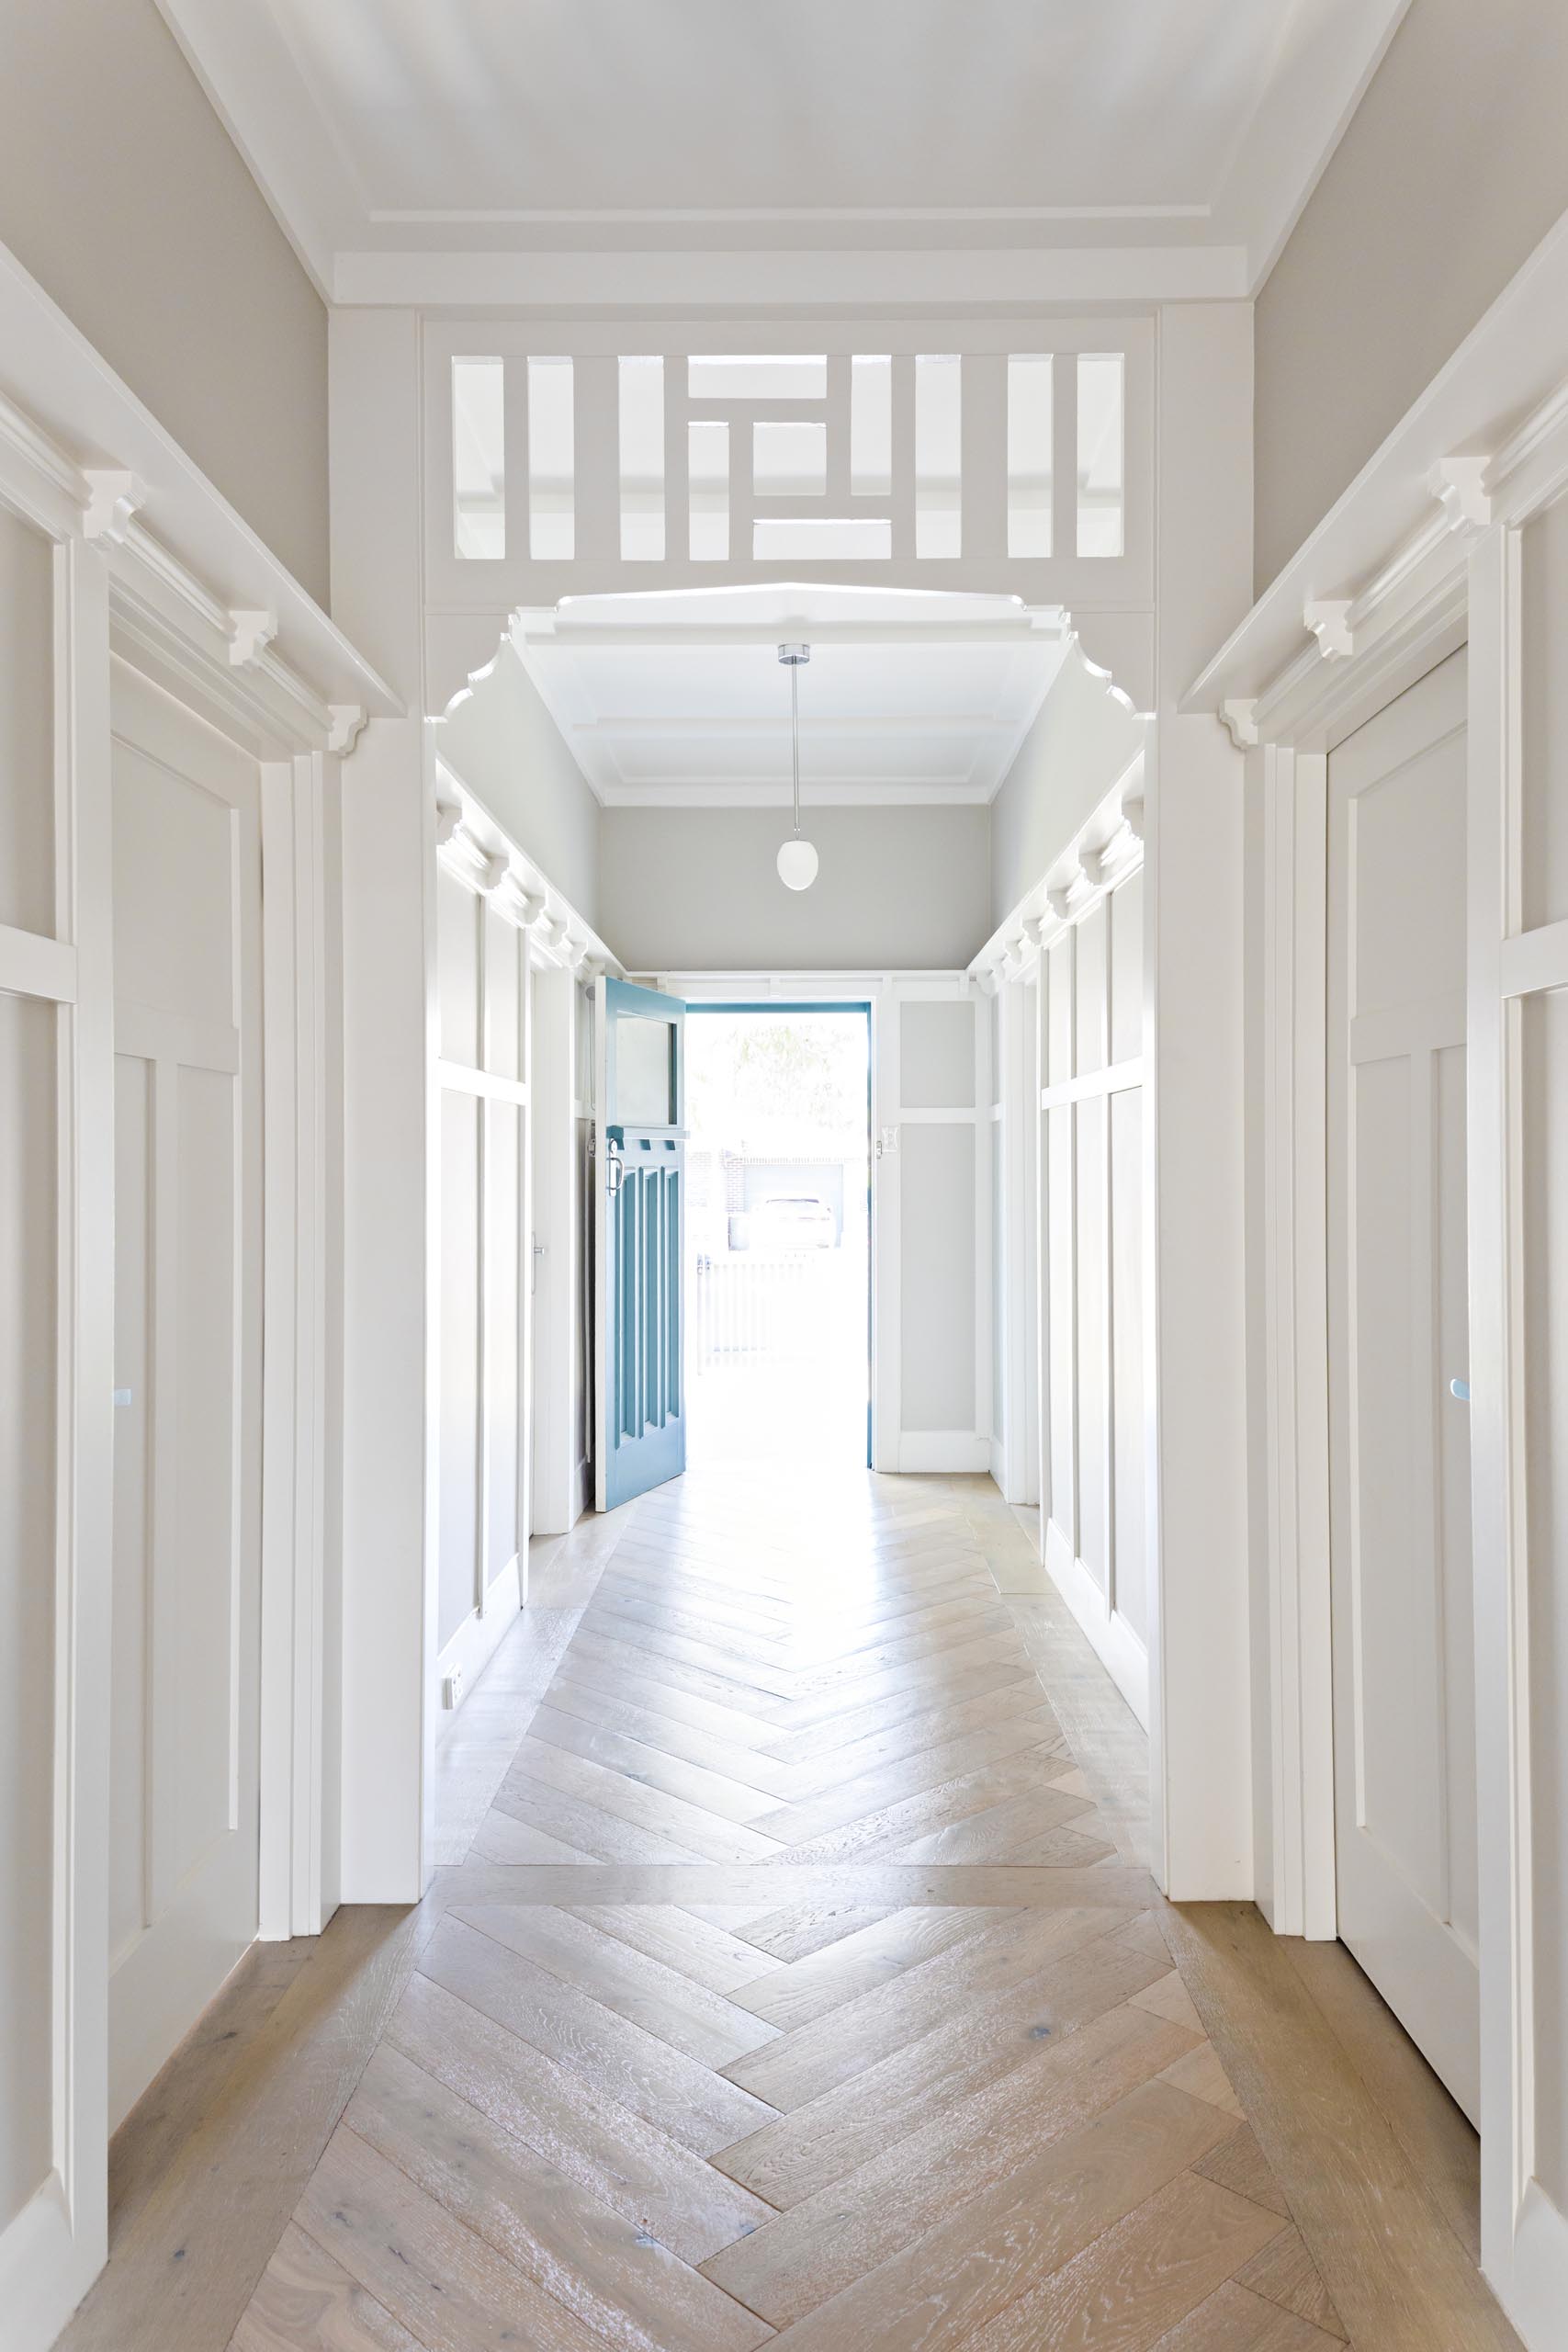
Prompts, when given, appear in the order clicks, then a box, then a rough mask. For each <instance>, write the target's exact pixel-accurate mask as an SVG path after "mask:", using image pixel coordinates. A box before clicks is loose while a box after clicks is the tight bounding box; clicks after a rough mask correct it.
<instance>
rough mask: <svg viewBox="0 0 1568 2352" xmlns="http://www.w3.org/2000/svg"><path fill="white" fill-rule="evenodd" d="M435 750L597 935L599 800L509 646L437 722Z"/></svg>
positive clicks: (504, 647) (598, 926)
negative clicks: (485, 674) (454, 707)
mask: <svg viewBox="0 0 1568 2352" xmlns="http://www.w3.org/2000/svg"><path fill="white" fill-rule="evenodd" d="M436 748H437V750H438V751H439V752H440V753H441V755H442V757H443V758H445V759H446V760H448V761H450V763H451V764H452V766H453V767H454V768H455V769H456V771H457V774H458V775H460V776H461V777H462V779H463V782H464V783H465V784H466V785H467V786H468V788H469V790H470V791H471V792H476V793H477V794H478V795H479V798H480V799H481V800H482V801H483V802H484V804H485V807H486V808H487V809H489V810H490V813H491V816H492V817H493V818H494V819H495V820H496V822H497V824H498V825H501V826H502V827H503V828H504V830H505V831H507V832H508V833H510V834H511V836H512V838H513V841H514V842H516V844H517V846H518V848H519V849H520V850H523V851H525V853H526V854H527V855H528V856H529V857H531V858H532V859H533V860H534V861H535V863H536V865H537V866H538V867H539V870H540V872H541V873H542V874H543V875H544V876H545V877H546V879H547V881H549V882H553V883H554V885H555V887H556V888H557V889H558V890H559V891H560V892H561V893H562V895H563V896H564V897H565V898H567V899H570V902H571V904H572V906H573V907H574V908H575V909H576V910H577V912H578V913H579V914H580V915H581V917H582V920H583V922H591V923H592V924H593V925H594V927H595V928H596V929H597V930H599V931H601V932H603V929H604V926H603V925H602V923H601V922H600V921H599V803H598V802H597V800H595V798H594V797H593V795H592V791H591V790H590V788H589V786H588V784H587V782H586V780H585V778H584V776H583V774H582V770H581V768H580V767H579V766H578V764H577V762H576V761H575V760H574V759H573V758H572V756H571V753H570V751H569V750H568V748H567V745H566V741H565V738H564V737H563V736H562V734H561V731H560V729H559V728H558V726H557V725H556V723H555V720H554V719H553V718H551V717H550V714H549V712H548V711H547V709H546V708H545V706H544V704H543V702H542V701H541V700H540V698H539V691H538V688H537V687H536V685H535V684H534V681H533V680H532V678H530V677H529V675H528V673H527V672H526V670H525V669H524V667H523V664H522V662H519V660H518V659H517V656H516V654H515V653H513V650H512V648H511V646H510V645H504V646H502V650H501V651H500V653H499V654H498V655H497V657H496V660H495V664H494V667H493V668H492V669H491V672H490V673H489V675H488V676H487V677H482V678H480V680H479V684H478V685H477V686H475V688H474V690H473V692H472V694H470V695H468V697H467V699H466V700H464V701H462V702H460V703H459V704H458V705H457V708H456V710H454V711H453V712H452V714H451V716H450V718H447V719H446V720H445V721H444V722H443V724H442V726H441V728H440V729H438V731H437V736H436ZM610 944H612V946H613V945H615V942H614V941H611V943H610Z"/></svg>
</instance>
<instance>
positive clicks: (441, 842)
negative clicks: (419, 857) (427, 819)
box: [435, 800, 463, 849]
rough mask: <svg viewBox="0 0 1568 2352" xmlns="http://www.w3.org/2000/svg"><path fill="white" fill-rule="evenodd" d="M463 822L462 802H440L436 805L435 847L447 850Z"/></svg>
mask: <svg viewBox="0 0 1568 2352" xmlns="http://www.w3.org/2000/svg"><path fill="white" fill-rule="evenodd" d="M462 821H463V804H462V802H461V801H460V800H438V801H437V802H436V804H435V846H436V848H437V849H445V848H446V844H447V842H449V841H450V840H451V839H452V836H453V834H454V833H455V832H456V831H457V828H458V826H459V825H460V824H461V823H462Z"/></svg>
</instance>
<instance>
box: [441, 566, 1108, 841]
mask: <svg viewBox="0 0 1568 2352" xmlns="http://www.w3.org/2000/svg"><path fill="white" fill-rule="evenodd" d="M510 634H511V642H512V646H513V650H515V652H516V655H517V658H518V659H519V661H520V662H522V665H523V668H524V670H525V673H527V675H528V676H529V678H530V679H531V681H532V682H533V684H534V685H535V687H536V689H537V691H538V694H539V695H540V698H541V700H542V701H543V702H544V704H545V707H546V708H547V711H548V712H549V715H550V717H551V718H552V719H553V720H554V722H555V724H556V726H557V728H558V730H559V732H560V734H561V736H562V738H563V740H564V741H565V742H566V744H567V747H568V749H569V750H570V752H571V753H572V756H573V758H574V759H575V760H576V762H577V763H578V765H579V767H580V768H581V771H582V774H583V775H584V776H585V777H586V779H587V781H588V784H589V786H590V787H591V789H592V791H593V793H594V794H595V796H596V797H597V798H598V799H599V801H600V802H601V804H602V805H603V806H604V807H606V808H755V807H773V806H774V805H779V804H782V801H783V800H784V799H786V798H787V797H788V792H789V782H790V763H789V743H790V729H789V701H788V696H787V694H786V693H782V692H781V690H780V684H779V672H778V663H777V648H778V646H779V644H780V643H781V642H784V641H793V642H806V643H809V644H810V645H811V647H812V649H813V654H814V660H813V664H812V670H811V673H810V677H809V680H808V681H807V684H806V686H805V687H804V688H803V690H802V695H801V705H802V709H801V744H802V790H803V796H804V797H805V799H806V801H807V803H808V804H811V805H817V806H837V807H845V806H860V807H878V806H892V805H899V806H902V805H910V806H921V805H928V806H929V805H939V804H947V803H950V804H955V805H970V806H976V805H980V806H983V805H984V804H986V803H987V802H988V801H989V800H991V799H992V798H993V797H994V796H995V794H996V792H997V790H998V787H999V786H1000V785H1001V783H1002V781H1003V779H1004V778H1005V776H1006V775H1007V774H1008V772H1009V770H1010V768H1011V766H1012V763H1013V762H1014V760H1015V759H1016V757H1017V756H1018V752H1019V749H1020V747H1021V744H1022V742H1023V740H1024V738H1025V736H1026V735H1027V734H1028V732H1029V729H1031V727H1032V725H1033V724H1034V721H1035V719H1036V718H1038V716H1039V713H1040V709H1041V707H1042V705H1043V702H1044V700H1045V697H1046V695H1047V694H1048V693H1049V691H1050V689H1051V686H1052V684H1053V683H1054V681H1055V678H1056V676H1057V674H1058V673H1059V671H1060V669H1061V666H1062V663H1063V662H1064V661H1065V660H1066V657H1067V654H1068V652H1069V650H1071V649H1072V646H1073V642H1074V632H1073V628H1072V623H1071V618H1070V616H1069V615H1067V614H1066V612H1065V611H1063V609H1062V608H1061V607H1060V606H1059V605H1040V606H1028V605H1021V604H1020V603H1019V602H1018V601H1017V599H1016V598H1013V597H1010V596H1005V595H990V596H987V595H978V594H964V593H957V592H932V591H929V590H924V591H922V590H886V589H871V588H840V589H824V588H821V587H815V588H804V587H782V588H781V587H775V586H771V585H763V584H760V585H755V586H743V587H737V588H731V589H723V590H700V591H687V592H682V593H681V594H668V595H660V596H657V597H644V596H637V595H633V594H611V595H605V596H597V597H573V598H571V599H570V600H569V601H567V602H565V603H563V604H562V605H558V606H552V607H548V608H543V609H525V610H522V611H519V612H517V613H515V614H514V615H513V619H512V625H511V632H510ZM493 666H494V665H493V663H492V664H488V665H487V668H486V670H485V671H484V672H481V673H476V678H475V683H474V684H473V687H472V689H471V691H473V692H476V693H482V691H483V684H482V681H483V679H484V678H485V677H486V676H487V675H488V674H490V673H491V670H492V669H493Z"/></svg>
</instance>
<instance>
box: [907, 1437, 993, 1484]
mask: <svg viewBox="0 0 1568 2352" xmlns="http://www.w3.org/2000/svg"><path fill="white" fill-rule="evenodd" d="M990 1466H991V1441H990V1439H989V1438H988V1437H981V1436H980V1435H979V1434H978V1433H977V1431H976V1430H903V1431H902V1433H901V1434H900V1436H899V1439H898V1468H899V1470H900V1471H901V1472H916V1473H918V1472H919V1471H921V1470H927V1471H930V1470H969V1471H981V1472H986V1471H988V1470H989V1469H990Z"/></svg>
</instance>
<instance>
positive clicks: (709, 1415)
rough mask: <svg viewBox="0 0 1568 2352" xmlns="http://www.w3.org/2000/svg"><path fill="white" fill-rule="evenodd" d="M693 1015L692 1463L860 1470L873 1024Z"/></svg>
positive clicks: (866, 1411) (864, 1439)
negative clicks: (777, 1462) (787, 1463)
mask: <svg viewBox="0 0 1568 2352" xmlns="http://www.w3.org/2000/svg"><path fill="white" fill-rule="evenodd" d="M690 1012H691V1014H692V1016H693V1017H692V1018H691V1019H690V1020H689V1021H688V1023H687V1024H686V1116H687V1125H688V1128H689V1131H690V1143H689V1146H688V1157H687V1167H688V1171H689V1174H688V1185H689V1193H688V1204H687V1207H688V1214H687V1219H686V1250H687V1261H688V1263H687V1277H688V1291H687V1298H688V1320H687V1332H688V1338H687V1399H688V1413H689V1421H690V1435H689V1439H688V1460H689V1461H691V1462H693V1463H714V1462H725V1461H729V1462H736V1461H759V1460H769V1459H777V1458H779V1457H781V1456H788V1457H790V1458H792V1459H794V1460H796V1461H798V1462H800V1463H802V1464H810V1465H812V1466H818V1465H824V1464H838V1465H840V1466H843V1465H848V1464H856V1465H859V1466H862V1467H863V1466H864V1465H865V1464H866V1463H867V1461H868V1460H869V1445H870V1399H871V1373H870V1366H871V1014H870V1007H869V1006H868V1005H865V1004H836V1005H820V1004H794V1005H780V1004H768V1005H752V1006H748V1005H705V1004H701V1003H694V1004H692V1005H691V1007H690Z"/></svg>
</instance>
